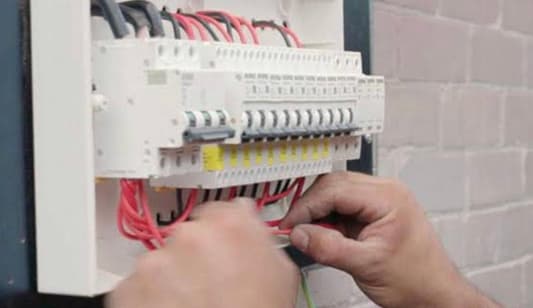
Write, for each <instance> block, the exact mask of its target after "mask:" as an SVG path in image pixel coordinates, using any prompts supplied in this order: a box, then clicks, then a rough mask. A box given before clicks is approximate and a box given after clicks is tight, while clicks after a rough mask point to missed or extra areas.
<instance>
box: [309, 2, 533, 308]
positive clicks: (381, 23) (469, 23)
mask: <svg viewBox="0 0 533 308" xmlns="http://www.w3.org/2000/svg"><path fill="white" fill-rule="evenodd" d="M372 40H373V72H374V73H375V74H382V75H385V76H386V77H387V80H388V88H387V123H386V133H385V134H384V135H383V136H381V137H380V139H379V172H380V174H381V175H385V176H394V177H399V178H400V179H402V180H403V181H404V182H406V183H407V184H408V185H409V186H410V187H411V189H412V190H413V191H414V193H415V194H416V195H417V197H418V199H419V201H420V202H421V203H422V204H423V206H424V207H425V209H426V210H427V212H428V214H429V216H430V217H431V218H432V220H433V222H434V225H435V227H436V229H437V231H438V232H439V234H440V236H441V239H442V241H443V243H444V245H445V247H446V248H447V250H448V252H449V254H450V256H451V257H452V258H453V260H454V261H455V262H456V264H457V266H458V267H459V268H460V269H461V270H462V271H463V272H464V273H465V275H466V276H467V277H468V279H469V280H470V281H472V282H473V283H474V284H476V285H477V286H478V287H479V288H480V289H482V290H484V291H485V292H487V293H488V294H490V295H491V296H492V297H494V298H496V299H497V300H499V301H501V302H502V303H503V304H505V306H507V307H533V1H532V0H375V1H374V3H373V36H372ZM310 275H311V285H312V287H313V288H314V293H315V297H316V298H317V299H316V301H317V305H318V307H323V308H325V307H337V308H340V307H374V305H373V304H369V303H367V302H366V300H365V298H364V296H363V295H362V294H361V293H360V292H359V291H357V290H356V289H354V288H353V285H352V284H351V282H350V280H349V279H346V278H345V277H344V276H343V275H342V274H340V273H337V272H334V271H332V270H329V269H322V270H320V271H315V272H313V273H311V274H310ZM328 294H329V295H328Z"/></svg>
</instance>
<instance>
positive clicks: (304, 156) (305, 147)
mask: <svg viewBox="0 0 533 308" xmlns="http://www.w3.org/2000/svg"><path fill="white" fill-rule="evenodd" d="M308 152H309V143H308V142H307V140H303V141H302V160H304V161H305V160H308V159H309V157H308Z"/></svg>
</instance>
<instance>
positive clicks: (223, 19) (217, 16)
mask: <svg viewBox="0 0 533 308" xmlns="http://www.w3.org/2000/svg"><path fill="white" fill-rule="evenodd" d="M206 15H208V16H209V17H212V18H214V19H215V20H216V21H218V22H221V23H223V24H224V25H225V26H226V31H227V32H228V34H229V37H230V38H231V40H233V24H232V23H231V21H230V20H229V19H228V18H227V17H226V16H224V14H220V13H217V12H212V13H209V14H206Z"/></svg>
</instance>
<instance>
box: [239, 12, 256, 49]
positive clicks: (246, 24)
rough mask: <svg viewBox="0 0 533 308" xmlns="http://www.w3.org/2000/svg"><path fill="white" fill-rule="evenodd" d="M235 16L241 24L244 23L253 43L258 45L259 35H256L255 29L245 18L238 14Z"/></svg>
mask: <svg viewBox="0 0 533 308" xmlns="http://www.w3.org/2000/svg"><path fill="white" fill-rule="evenodd" d="M236 18H237V20H238V21H239V22H240V23H241V25H244V27H245V28H246V29H248V32H250V35H251V36H252V41H253V42H254V44H256V45H259V37H258V36H257V32H256V31H255V28H254V26H253V25H252V24H251V23H250V22H249V21H248V20H247V19H246V18H243V17H239V16H237V17H236Z"/></svg>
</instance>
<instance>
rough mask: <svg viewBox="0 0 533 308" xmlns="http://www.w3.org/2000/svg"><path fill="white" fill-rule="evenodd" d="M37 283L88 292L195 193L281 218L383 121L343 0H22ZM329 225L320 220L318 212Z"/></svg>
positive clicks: (110, 279) (157, 243)
mask: <svg viewBox="0 0 533 308" xmlns="http://www.w3.org/2000/svg"><path fill="white" fill-rule="evenodd" d="M31 12H32V40H33V41H32V53H33V82H34V88H33V91H34V135H35V136H34V138H35V170H36V171H35V185H36V209H37V210H36V212H37V213H36V215H37V216H36V218H37V226H36V229H37V253H38V258H37V260H38V262H37V266H38V287H39V291H40V292H44V293H58V294H70V295H86V296H87V295H89V296H90V295H95V294H100V293H103V292H106V291H109V290H110V289H112V288H113V286H114V285H116V283H117V282H118V281H120V280H121V279H123V278H124V277H125V276H127V275H128V274H129V273H130V272H131V270H132V268H133V265H134V262H135V259H136V257H137V256H139V255H140V254H142V253H143V252H145V251H146V250H153V249H158V248H159V247H161V246H163V245H165V239H166V238H167V237H168V236H170V235H171V234H172V230H173V228H174V227H175V226H176V225H177V224H179V223H183V222H184V221H186V220H187V219H188V217H189V215H190V213H191V211H193V210H194V207H195V206H196V205H198V204H200V203H203V202H206V201H216V200H231V199H233V198H236V197H241V196H242V197H249V198H253V199H255V200H256V203H257V207H256V208H257V211H258V213H259V215H261V217H262V218H263V219H264V220H265V228H269V229H270V230H271V232H272V236H275V237H277V238H278V242H279V245H280V247H282V246H283V245H286V243H287V240H286V239H287V235H288V233H289V232H290V230H280V229H278V227H277V226H278V223H279V220H280V219H281V218H282V217H283V216H284V214H285V213H286V211H287V210H288V209H289V208H290V206H292V204H294V202H295V201H296V200H297V199H298V198H299V197H300V196H301V194H303V193H304V191H305V189H306V187H307V186H308V185H309V184H311V183H312V181H313V180H314V179H315V178H316V176H319V175H321V174H325V173H329V172H332V171H334V170H340V169H343V168H345V166H346V161H348V160H355V159H359V157H360V152H361V143H362V141H361V138H363V137H364V136H370V135H373V134H378V133H380V132H382V131H383V129H384V127H383V124H384V110H385V108H384V102H385V93H384V92H385V90H384V88H385V85H384V80H383V78H382V77H379V76H368V75H364V74H363V71H362V58H361V54H360V53H358V52H345V51H343V50H342V46H343V23H342V20H343V18H342V13H343V1H341V0H328V1H326V0H262V1H253V2H252V1H244V0H226V1H223V0H204V1H201V0H192V1H170V0H169V1H152V2H149V1H140V0H134V1H120V2H115V1H113V0H93V1H90V0H49V1H39V0H34V1H32V2H31ZM325 227H327V226H325Z"/></svg>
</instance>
